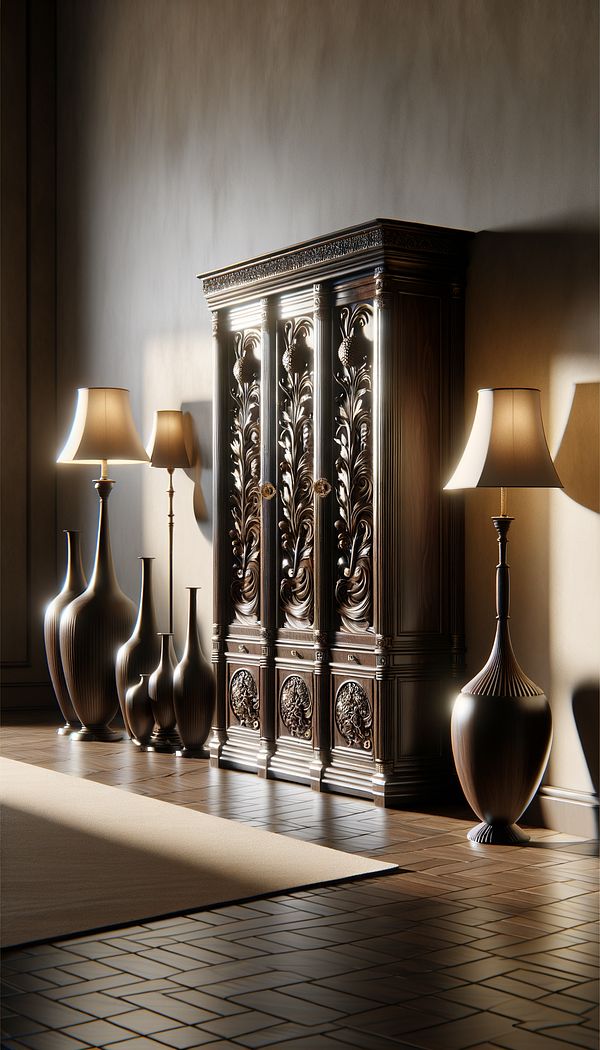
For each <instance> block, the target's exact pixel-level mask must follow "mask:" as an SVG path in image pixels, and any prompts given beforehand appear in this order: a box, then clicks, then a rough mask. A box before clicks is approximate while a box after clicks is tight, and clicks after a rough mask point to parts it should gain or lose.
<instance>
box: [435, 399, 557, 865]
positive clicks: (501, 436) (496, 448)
mask: <svg viewBox="0 0 600 1050" xmlns="http://www.w3.org/2000/svg"><path fill="white" fill-rule="evenodd" d="M445 487H446V488H447V489H470V488H499V489H500V514H499V515H498V516H497V517H493V518H492V521H493V523H494V527H495V529H496V532H497V533H498V548H499V559H498V565H497V567H496V636H495V639H494V644H493V647H492V651H491V653H490V657H489V659H488V661H487V663H486V664H485V666H484V667H483V669H482V670H481V671H480V672H479V674H477V675H476V676H475V678H473V679H472V680H471V681H470V682H468V683H467V685H465V686H463V689H462V692H461V693H460V696H459V697H458V698H457V700H456V702H455V704H454V708H453V712H452V752H453V755H454V761H455V764H456V770H457V773H458V778H459V780H460V783H461V786H462V789H463V791H464V793H465V796H466V798H467V801H468V802H469V804H470V806H471V807H472V809H473V810H474V811H475V813H477V815H478V816H479V818H480V820H481V823H480V824H479V825H478V826H477V827H475V828H472V829H471V831H469V833H468V837H469V839H471V841H472V842H479V843H491V844H502V845H511V844H514V845H516V844H520V843H524V842H527V841H528V839H529V836H528V835H526V834H525V833H524V832H523V831H521V829H520V828H518V827H517V826H516V821H517V820H518V819H519V817H520V816H521V814H522V813H523V812H524V811H525V809H526V808H527V806H528V805H529V803H530V801H531V799H532V798H533V796H534V794H535V792H536V790H537V788H538V786H539V784H540V781H541V779H542V776H543V773H544V769H545V768H546V763H547V761H548V756H549V754H550V745H551V742H552V718H551V714H550V707H549V704H548V701H547V699H546V697H545V696H544V692H543V690H542V689H540V687H539V686H537V685H536V684H535V682H532V681H531V679H530V678H528V677H527V675H526V674H525V673H524V671H523V670H522V669H521V667H520V666H519V664H518V662H517V658H516V656H515V654H514V651H513V647H512V642H511V638H510V631H509V625H508V621H509V611H510V579H509V566H508V562H507V560H506V548H507V543H508V530H509V528H510V524H511V522H512V521H513V520H514V519H513V518H511V517H510V516H509V514H508V504H507V490H508V489H509V488H562V486H561V482H560V479H559V477H558V474H557V473H556V470H555V468H554V464H553V462H552V460H551V458H550V453H549V451H548V445H547V444H546V436H545V434H544V426H543V422H542V412H541V406H540V392H539V390H537V389H531V388H523V387H510V388H506V387H502V388H498V387H496V388H493V389H486V390H480V391H479V392H478V401H477V410H476V413H475V419H474V422H473V427H472V430H471V434H470V436H469V440H468V442H467V445H466V447H465V450H464V452H463V455H462V458H461V461H460V463H459V465H458V467H457V468H456V470H455V472H454V474H453V475H452V477H451V479H450V481H449V482H448V483H447V485H446V486H445Z"/></svg>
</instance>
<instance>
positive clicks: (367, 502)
mask: <svg viewBox="0 0 600 1050" xmlns="http://www.w3.org/2000/svg"><path fill="white" fill-rule="evenodd" d="M371 318H372V308H371V307H370V306H369V305H368V304H359V305H358V306H354V307H350V306H345V307H344V308H343V309H342V311H341V313H340V329H341V334H342V341H341V343H340V346H339V349H338V358H339V362H340V365H341V367H340V368H339V369H338V370H337V372H336V376H335V378H336V382H337V385H338V397H337V413H336V419H335V444H336V445H337V458H336V461H335V468H336V481H335V490H336V497H337V504H338V513H339V517H338V519H337V521H336V523H335V528H336V533H337V545H338V550H339V552H340V553H339V557H338V562H337V582H336V587H335V597H336V604H337V610H338V613H339V616H340V619H341V623H342V626H343V628H345V629H346V630H347V631H351V632H353V633H360V632H362V631H367V630H369V629H370V628H371V627H372V622H373V620H372V616H373V614H372V603H373V455H372V415H371V388H372V346H373V344H372V340H371V339H369V338H368V335H367V331H365V330H366V329H368V328H369V325H370V321H371Z"/></svg>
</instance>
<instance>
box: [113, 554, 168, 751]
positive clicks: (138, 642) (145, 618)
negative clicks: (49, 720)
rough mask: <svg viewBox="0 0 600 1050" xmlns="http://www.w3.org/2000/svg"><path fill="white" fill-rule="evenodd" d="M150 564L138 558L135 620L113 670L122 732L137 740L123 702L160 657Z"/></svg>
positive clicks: (152, 559)
mask: <svg viewBox="0 0 600 1050" xmlns="http://www.w3.org/2000/svg"><path fill="white" fill-rule="evenodd" d="M153 561H154V558H140V562H141V573H142V578H141V585H140V604H139V608H138V615H137V620H136V621H135V626H134V628H133V633H132V635H131V637H130V638H128V639H127V641H126V642H125V644H124V645H122V646H121V648H120V649H119V651H118V653H117V662H116V668H115V674H116V680H117V693H118V695H119V704H120V705H121V713H122V715H123V721H124V723H125V728H126V730H127V732H128V733H129V736H130V737H132V738H135V737H137V738H138V740H139V736H138V734H137V733H133V732H132V726H130V724H129V716H128V714H127V705H126V702H125V698H126V694H127V690H128V689H129V687H130V686H131V685H137V684H139V678H140V675H141V674H147V675H148V676H150V674H151V673H152V671H153V670H154V668H155V667H156V665H157V663H158V660H159V657H160V638H159V637H158V633H157V624H156V614H155V611H154V602H153V600H152V562H153Z"/></svg>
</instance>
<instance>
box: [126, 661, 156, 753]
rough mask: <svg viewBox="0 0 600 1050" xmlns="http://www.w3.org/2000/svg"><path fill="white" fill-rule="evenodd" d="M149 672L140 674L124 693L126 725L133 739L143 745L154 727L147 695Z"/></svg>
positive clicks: (152, 713)
mask: <svg viewBox="0 0 600 1050" xmlns="http://www.w3.org/2000/svg"><path fill="white" fill-rule="evenodd" d="M149 678H150V675H149V674H141V675H140V677H139V681H138V682H135V683H134V684H133V685H130V686H129V689H128V690H127V693H126V695H125V710H126V712H127V725H128V726H129V727H130V730H131V734H132V737H133V739H134V740H135V741H136V742H137V743H138V744H140V745H141V746H142V747H145V746H146V745H147V744H148V742H149V740H150V737H151V736H152V730H153V729H154V712H153V711H152V705H151V703H150V697H149V695H148V680H149Z"/></svg>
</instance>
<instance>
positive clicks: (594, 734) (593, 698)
mask: <svg viewBox="0 0 600 1050" xmlns="http://www.w3.org/2000/svg"><path fill="white" fill-rule="evenodd" d="M572 702H573V717H574V719H575V725H576V726H577V732H578V733H579V739H580V740H581V746H582V748H583V753H584V755H585V760H586V762H587V767H588V772H589V774H590V779H591V781H592V784H593V786H594V792H595V794H596V795H597V794H598V788H599V781H600V744H599V740H598V736H599V732H600V718H599V710H600V687H599V686H598V683H597V682H584V683H583V684H582V685H580V686H578V687H577V689H576V690H575V692H574V693H573V701H572Z"/></svg>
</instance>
